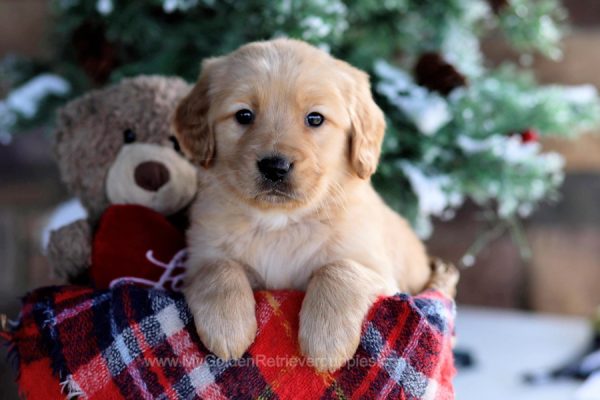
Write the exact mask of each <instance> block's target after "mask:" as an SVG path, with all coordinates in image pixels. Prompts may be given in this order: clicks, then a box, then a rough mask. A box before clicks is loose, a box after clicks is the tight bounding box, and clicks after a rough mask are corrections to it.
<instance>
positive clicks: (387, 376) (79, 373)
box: [10, 285, 455, 400]
mask: <svg viewBox="0 0 600 400" xmlns="http://www.w3.org/2000/svg"><path fill="white" fill-rule="evenodd" d="M255 296H256V303H257V308H256V316H257V321H258V335H257V338H256V341H255V343H254V344H253V345H252V347H251V348H250V349H249V350H248V352H247V353H246V354H245V355H244V357H243V358H242V359H241V360H238V361H232V362H223V361H221V360H220V359H218V358H216V357H214V356H212V355H211V354H210V353H208V351H207V350H206V348H205V347H204V346H203V345H202V344H201V343H200V341H199V339H198V336H197V334H196V332H195V329H194V323H193V320H192V317H191V315H190V312H189V310H188V308H187V306H186V304H185V301H184V299H183V297H182V296H181V295H180V294H175V293H168V292H163V291H159V290H153V289H147V288H141V287H136V286H132V285H122V286H117V287H115V288H114V289H111V290H102V291H99V290H92V289H88V288H81V287H74V286H65V287H50V288H42V289H38V290H36V291H34V292H32V293H30V294H29V295H27V296H26V298H25V299H24V305H23V309H22V313H21V316H20V320H19V324H18V326H17V327H16V328H15V329H14V330H13V332H12V333H11V334H10V345H11V347H12V349H13V351H15V352H16V353H17V355H18V359H19V379H18V382H19V387H20V390H21V393H22V394H23V396H24V397H27V398H31V399H38V398H39V399H54V398H64V397H65V396H67V395H68V396H77V397H82V398H88V399H155V398H161V399H197V398H201V399H236V400H237V399H317V398H322V399H334V398H335V399H346V398H363V399H376V398H381V399H386V398H394V399H440V400H442V399H453V398H454V393H453V389H452V378H453V376H454V372H455V370H454V366H453V360H452V351H451V336H452V332H453V319H454V304H453V303H452V302H451V301H450V300H448V299H447V298H445V297H444V296H443V295H441V294H439V293H437V292H435V291H427V292H425V293H423V294H421V295H418V296H415V297H410V296H407V295H403V294H398V295H396V296H393V297H388V298H382V299H380V300H379V301H378V302H377V303H376V304H375V305H374V306H373V308H372V309H371V311H370V313H369V315H368V318H367V320H366V321H365V322H364V325H363V334H362V339H361V343H360V346H359V348H358V351H357V352H356V354H355V356H354V358H353V359H352V360H350V361H349V362H348V364H347V365H346V366H345V367H343V368H342V369H340V370H338V371H336V372H335V373H318V372H317V371H316V370H315V369H313V368H312V367H311V366H309V365H306V361H305V360H306V359H305V358H304V357H302V356H301V355H300V354H299V351H298V342H297V338H296V336H297V332H298V312H299V310H300V306H301V302H302V298H303V293H300V292H291V291H281V292H257V293H256V295H255Z"/></svg>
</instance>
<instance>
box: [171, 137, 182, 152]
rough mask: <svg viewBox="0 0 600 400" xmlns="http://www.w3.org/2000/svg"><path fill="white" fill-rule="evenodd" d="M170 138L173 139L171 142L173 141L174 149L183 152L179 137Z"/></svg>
mask: <svg viewBox="0 0 600 400" xmlns="http://www.w3.org/2000/svg"><path fill="white" fill-rule="evenodd" d="M169 140H170V141H171V143H173V150H175V151H176V152H178V153H181V147H180V146H179V142H178V141H177V138H176V137H175V136H169Z"/></svg>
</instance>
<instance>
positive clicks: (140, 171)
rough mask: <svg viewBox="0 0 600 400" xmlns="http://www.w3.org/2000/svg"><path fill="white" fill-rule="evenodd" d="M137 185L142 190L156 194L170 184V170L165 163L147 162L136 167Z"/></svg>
mask: <svg viewBox="0 0 600 400" xmlns="http://www.w3.org/2000/svg"><path fill="white" fill-rule="evenodd" d="M134 178H135V183H137V185H138V186H139V187H141V188H142V189H146V190H148V191H150V192H156V191H158V189H160V188H161V187H163V186H164V185H165V184H166V183H167V182H169V179H170V176H169V170H168V169H167V167H165V165H164V164H163V163H160V162H157V161H145V162H143V163H141V164H139V165H138V166H137V167H135V171H134Z"/></svg>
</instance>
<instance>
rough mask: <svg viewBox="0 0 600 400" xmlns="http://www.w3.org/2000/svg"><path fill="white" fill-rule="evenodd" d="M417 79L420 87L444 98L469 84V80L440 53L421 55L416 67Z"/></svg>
mask: <svg viewBox="0 0 600 400" xmlns="http://www.w3.org/2000/svg"><path fill="white" fill-rule="evenodd" d="M415 78H416V80H417V83H418V84H419V85H421V86H425V87H426V88H428V89H429V90H432V91H436V92H439V93H441V94H443V95H444V96H447V95H448V94H449V93H450V92H452V90H454V89H456V88H457V87H461V86H466V84H467V78H466V77H465V76H464V75H463V74H461V73H460V72H458V70H457V69H456V68H454V66H453V65H451V64H449V63H448V62H447V61H446V60H444V58H443V57H442V56H441V55H440V54H438V53H423V54H422V55H421V57H420V58H419V60H418V61H417V64H416V66H415Z"/></svg>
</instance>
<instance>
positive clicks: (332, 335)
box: [298, 296, 363, 371]
mask: <svg viewBox="0 0 600 400" xmlns="http://www.w3.org/2000/svg"><path fill="white" fill-rule="evenodd" d="M362 320H363V315H358V314H357V311H356V309H354V310H351V309H345V310H344V309H333V308H331V307H329V306H328V305H327V304H319V300H318V299H311V298H310V297H309V296H307V297H306V298H305V300H304V303H303V304H302V310H301V311H300V333H299V338H298V339H299V342H300V350H301V351H302V354H304V355H305V356H306V357H307V358H308V360H309V362H310V363H311V364H312V365H314V367H315V368H316V369H317V370H319V371H335V370H336V369H339V368H341V367H342V366H343V365H344V364H345V363H346V361H348V360H350V359H351V358H352V356H353V355H354V353H355V352H356V349H357V347H358V345H359V343H360V333H361V327H362Z"/></svg>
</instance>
